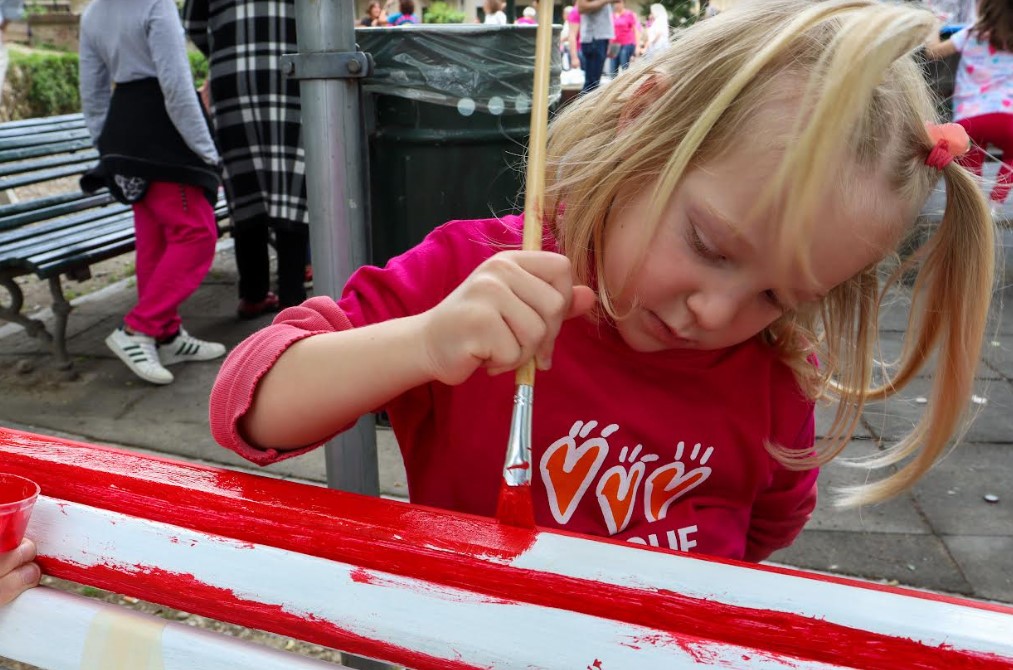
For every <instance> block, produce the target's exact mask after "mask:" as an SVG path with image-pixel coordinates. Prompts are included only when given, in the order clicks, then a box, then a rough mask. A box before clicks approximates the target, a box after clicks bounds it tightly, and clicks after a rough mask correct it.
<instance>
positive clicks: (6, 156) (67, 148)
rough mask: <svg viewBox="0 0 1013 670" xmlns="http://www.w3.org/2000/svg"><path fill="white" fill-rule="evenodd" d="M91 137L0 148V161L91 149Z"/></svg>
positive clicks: (20, 159) (6, 161) (5, 161)
mask: <svg viewBox="0 0 1013 670" xmlns="http://www.w3.org/2000/svg"><path fill="white" fill-rule="evenodd" d="M91 147H92V144H91V138H81V139H76V140H65V141H63V142H56V143H51V144H38V145H33V146H28V147H21V148H15V149H0V163H9V162H14V161H23V160H28V159H30V158H37V157H38V156H53V155H55V154H62V153H66V152H71V151H80V150H82V149H91Z"/></svg>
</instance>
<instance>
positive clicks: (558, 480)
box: [539, 421, 619, 524]
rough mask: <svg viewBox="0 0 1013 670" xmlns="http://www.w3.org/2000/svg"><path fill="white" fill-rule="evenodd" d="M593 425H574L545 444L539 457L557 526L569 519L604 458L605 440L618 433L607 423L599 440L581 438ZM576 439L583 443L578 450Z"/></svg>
mask: <svg viewBox="0 0 1013 670" xmlns="http://www.w3.org/2000/svg"><path fill="white" fill-rule="evenodd" d="M597 426H598V422H597V421H588V422H587V423H584V422H583V421H576V422H574V424H573V425H572V426H571V427H570V432H569V434H568V435H567V436H566V437H561V438H560V439H558V440H556V441H555V442H553V443H552V444H551V445H549V448H548V449H546V450H545V453H544V454H543V455H542V461H541V463H540V465H539V469H540V470H541V472H542V481H543V482H545V489H546V491H548V494H549V509H550V510H552V518H554V519H555V520H556V521H557V522H558V523H561V524H565V523H566V522H568V521H569V520H570V518H571V517H572V516H573V513H574V511H575V510H576V509H577V504H578V503H580V500H581V498H583V497H584V493H585V492H586V491H587V489H588V487H589V486H590V485H591V480H593V479H594V477H595V475H597V474H598V470H599V469H600V468H601V464H602V463H603V462H604V461H605V457H606V456H608V452H609V443H608V439H607V438H608V437H609V435H611V434H612V433H614V432H616V431H617V430H619V426H617V425H616V424H614V423H613V424H609V425H607V426H605V427H604V428H602V429H601V433H600V436H599V437H592V438H591V439H589V440H588V439H585V438H587V436H588V435H590V434H591V431H592V430H594V429H595V428H596V427H597ZM578 437H579V438H581V439H582V440H585V441H584V442H582V443H581V445H580V446H579V447H578V446H577V438H578Z"/></svg>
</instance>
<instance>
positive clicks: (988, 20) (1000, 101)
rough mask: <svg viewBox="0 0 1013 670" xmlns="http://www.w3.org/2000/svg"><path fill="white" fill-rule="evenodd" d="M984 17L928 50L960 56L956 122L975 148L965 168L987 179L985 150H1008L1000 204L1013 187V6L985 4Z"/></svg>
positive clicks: (989, 0)
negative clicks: (983, 171) (985, 174)
mask: <svg viewBox="0 0 1013 670" xmlns="http://www.w3.org/2000/svg"><path fill="white" fill-rule="evenodd" d="M977 16H978V18H977V20H976V21H975V22H974V23H973V24H972V25H970V26H967V27H965V28H963V29H962V30H959V31H958V32H956V33H954V34H953V35H952V36H951V37H950V39H948V40H946V41H940V39H939V36H938V32H936V33H934V34H933V35H932V36H931V37H930V39H929V41H928V43H927V44H926V47H925V51H926V55H927V56H928V57H929V58H946V57H947V56H952V55H953V54H956V53H959V54H960V63H959V65H958V67H957V76H956V79H955V81H954V90H953V120H954V121H955V122H957V123H959V124H960V125H961V126H963V127H964V130H966V131H967V134H968V135H969V136H970V138H971V140H972V142H973V144H972V146H971V150H970V151H969V152H968V153H967V154H965V155H964V156H963V157H962V158H961V160H960V163H961V164H962V165H963V166H964V167H966V168H968V169H969V170H972V171H973V172H974V173H975V174H977V175H979V176H980V175H981V168H982V164H983V163H984V161H985V157H986V153H985V149H986V148H988V146H989V145H992V146H995V147H997V148H998V149H999V150H1000V151H1002V165H1001V166H1000V167H999V175H998V177H997V178H996V182H995V185H994V186H993V188H992V193H991V198H992V202H994V203H1002V202H1005V200H1006V196H1007V195H1009V191H1010V186H1011V184H1013V167H1011V164H1013V3H1011V2H1010V1H1009V0H980V2H978V14H977Z"/></svg>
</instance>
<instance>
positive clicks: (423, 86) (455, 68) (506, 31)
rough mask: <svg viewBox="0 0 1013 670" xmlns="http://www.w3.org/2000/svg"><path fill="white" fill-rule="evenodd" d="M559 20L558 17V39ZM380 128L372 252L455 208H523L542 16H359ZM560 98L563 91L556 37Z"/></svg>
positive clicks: (379, 260) (384, 250) (404, 242)
mask: <svg viewBox="0 0 1013 670" xmlns="http://www.w3.org/2000/svg"><path fill="white" fill-rule="evenodd" d="M559 30H560V27H559V26H554V27H553V32H554V34H555V36H554V37H553V44H557V43H558V35H559ZM355 38H356V42H357V44H358V46H359V48H360V49H361V50H362V51H364V52H368V53H370V54H372V56H373V61H374V63H375V68H374V72H373V74H372V75H371V76H369V77H367V78H364V79H363V80H362V90H363V92H364V93H365V95H364V96H363V97H364V102H365V113H366V128H367V132H368V134H369V160H370V167H369V174H370V180H369V181H370V206H371V210H372V211H371V223H372V262H373V263H375V264H378V265H382V264H383V263H385V262H386V261H387V260H388V259H390V258H391V257H392V256H395V255H397V254H400V253H402V252H404V251H406V250H407V249H409V248H410V247H412V246H414V245H416V244H418V243H419V242H421V241H422V239H423V238H424V237H425V236H426V235H427V234H428V233H429V231H431V230H432V229H433V228H435V227H437V226H439V225H441V224H443V223H445V222H447V221H450V220H452V219H463V218H484V217H490V216H501V215H503V214H509V213H513V212H519V211H520V209H521V206H522V204H523V193H522V189H523V183H524V174H523V162H522V161H523V157H524V154H525V152H526V151H527V142H528V133H529V132H530V118H531V89H532V85H533V79H534V61H535V26H486V25H420V26H398V27H392V28H357V29H356V31H355ZM551 72H552V73H551V76H550V91H549V100H550V109H551V108H552V107H554V106H555V104H556V103H557V102H558V100H559V97H560V84H559V72H560V56H559V50H558V49H555V48H554V49H552V65H551Z"/></svg>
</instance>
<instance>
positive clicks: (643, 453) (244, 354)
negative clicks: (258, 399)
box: [210, 216, 817, 561]
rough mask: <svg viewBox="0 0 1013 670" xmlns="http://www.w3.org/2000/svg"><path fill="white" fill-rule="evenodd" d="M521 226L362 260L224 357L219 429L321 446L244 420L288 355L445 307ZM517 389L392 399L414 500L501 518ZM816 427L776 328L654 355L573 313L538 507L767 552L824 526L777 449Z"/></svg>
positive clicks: (272, 456)
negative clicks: (768, 341)
mask: <svg viewBox="0 0 1013 670" xmlns="http://www.w3.org/2000/svg"><path fill="white" fill-rule="evenodd" d="M520 229H521V219H520V218H519V217H514V216H510V217H505V218H504V219H499V220H497V219H487V220H481V221H452V222H450V223H448V224H446V225H444V226H442V227H440V228H438V229H436V230H435V231H433V232H432V233H431V234H430V235H429V237H427V238H426V240H425V241H424V242H423V243H422V244H420V245H419V246H417V247H415V248H414V249H412V250H411V251H409V252H408V253H406V254H404V255H402V256H400V257H398V258H395V259H393V260H391V261H390V263H389V264H388V265H387V267H386V268H384V269H380V268H375V267H364V268H361V269H360V270H359V271H358V272H356V273H355V275H353V276H352V278H351V279H350V280H349V282H348V284H347V286H346V287H345V291H344V295H343V296H342V298H341V300H340V302H338V303H337V304H335V302H334V301H333V300H331V299H329V298H326V297H317V298H311V299H310V300H308V301H306V302H305V303H304V304H302V305H300V306H299V307H292V308H289V309H286V310H285V311H283V312H282V313H281V314H279V315H278V316H277V317H276V318H275V320H274V323H273V324H272V325H271V326H269V327H267V328H265V329H263V330H261V331H259V332H257V333H254V334H253V335H251V336H250V337H249V338H248V339H247V340H246V341H244V342H243V343H242V344H240V345H239V346H238V347H236V349H235V350H233V351H232V353H231V354H230V355H229V357H228V359H227V360H226V361H225V363H224V365H223V366H222V370H221V372H220V374H219V376H218V380H217V381H216V383H215V386H214V389H213V390H212V392H211V407H210V419H211V430H212V433H213V435H214V437H215V439H216V440H217V441H218V442H219V443H220V444H221V445H223V446H224V447H226V448H228V449H232V450H233V451H235V452H237V453H239V454H240V455H241V456H243V457H245V458H247V459H249V460H251V461H253V462H254V463H258V464H261V465H264V464H268V463H273V462H275V461H279V460H281V459H284V458H290V457H292V456H296V455H298V454H301V453H305V452H306V451H308V450H310V449H313V448H315V447H316V446H318V445H309V446H307V447H305V448H303V449H297V450H293V451H288V452H282V453H279V452H277V451H274V450H263V449H260V448H258V447H257V446H256V445H252V444H249V443H248V442H247V441H246V440H245V439H244V438H243V436H242V435H241V434H240V433H239V431H238V429H237V424H238V421H239V419H240V417H242V416H243V414H244V413H245V412H246V411H247V410H248V409H249V407H250V404H251V401H252V398H253V396H254V393H255V392H256V388H257V383H258V381H259V380H260V379H261V378H262V377H263V375H264V374H265V373H266V372H267V371H268V369H269V368H270V367H271V365H272V364H273V363H274V361H275V360H277V358H278V357H279V356H281V354H282V353H284V351H285V349H286V348H287V347H289V346H290V345H292V344H293V343H294V342H296V341H298V340H300V339H302V338H304V337H309V336H311V335H314V334H317V333H326V332H333V331H338V330H344V329H347V328H354V327H358V326H362V325H364V324H370V323H377V322H380V321H384V320H387V319H393V318H397V317H401V316H407V315H411V314H417V313H420V312H423V311H425V310H428V309H430V308H431V307H433V306H434V305H436V304H437V303H439V302H440V301H441V300H442V299H443V298H444V297H445V296H446V295H447V294H449V293H450V291H451V290H452V289H453V288H454V287H456V286H457V285H458V284H460V283H461V281H463V280H464V278H465V277H467V276H468V275H469V274H470V273H471V272H472V270H474V269H475V267H476V266H478V265H479V264H480V263H481V262H482V261H484V260H485V259H487V258H488V257H490V256H492V255H493V254H494V253H496V252H497V251H500V250H503V249H510V248H519V247H520V239H521V237H520ZM546 248H547V249H554V248H555V247H554V242H553V241H552V240H551V239H550V240H547V241H546ZM378 366H379V363H378ZM377 372H378V374H381V373H382V370H381V369H380V368H379V367H378V370H377ZM336 381H339V380H336ZM513 386H514V376H513V375H512V374H502V375H499V376H496V377H490V376H489V375H488V374H486V372H485V371H484V370H479V371H478V372H476V373H475V374H474V375H472V376H471V378H469V379H468V380H467V381H466V382H464V383H463V384H460V385H458V386H446V385H444V384H440V383H435V382H434V383H429V384H426V385H424V386H420V387H418V388H414V389H411V390H409V391H406V392H405V393H403V394H402V395H401V396H399V397H397V398H394V399H393V400H391V401H390V403H389V404H388V405H387V407H386V409H387V411H388V413H389V415H390V418H391V423H392V426H393V428H394V432H395V434H396V436H397V439H398V443H399V445H400V448H401V453H402V456H403V458H404V462H405V466H406V470H407V474H408V487H409V493H410V496H411V500H412V502H414V503H419V504H424V505H431V506H435V507H442V508H446V509H452V510H457V511H460V512H468V513H472V514H481V515H486V516H493V515H494V514H495V509H496V498H497V494H498V491H499V484H500V480H501V469H502V466H503V456H504V453H505V450H506V443H507V432H508V428H509V423H510V412H511V407H512V397H513ZM814 426H815V424H814V418H813V405H812V403H811V402H809V401H808V400H807V399H806V398H805V397H803V395H802V393H801V391H800V390H799V388H798V385H797V384H796V382H795V380H794V377H793V376H792V373H791V372H790V370H789V369H788V368H787V367H786V366H785V365H784V364H782V363H781V362H780V361H779V360H778V358H777V356H776V355H775V353H774V352H773V351H772V350H771V349H770V348H769V347H767V346H766V345H765V344H763V343H762V342H761V341H760V339H759V338H754V339H752V340H749V341H747V342H744V343H743V344H740V345H738V346H735V347H731V348H729V349H723V350H719V351H667V352H661V353H650V354H645V353H638V352H635V351H632V350H630V349H629V348H628V347H627V346H626V344H625V343H624V342H623V341H622V339H620V337H619V335H618V333H617V332H616V330H615V329H614V327H612V326H611V325H610V324H608V323H604V322H603V323H594V322H592V321H591V320H590V319H586V318H578V319H571V320H570V321H567V322H566V323H565V324H564V326H563V328H562V331H561V333H560V335H559V339H558V340H557V342H556V346H555V353H554V356H553V365H552V369H551V370H549V371H547V372H539V374H538V376H537V381H536V384H535V403H534V425H533V443H532V459H533V460H532V467H533V470H534V483H533V495H534V499H535V517H536V520H537V522H538V524H539V525H541V526H545V527H549V528H560V529H565V530H568V531H573V532H577V533H586V534H591V535H599V536H606V537H613V538H617V539H623V540H626V541H629V542H634V543H640V544H649V545H652V546H661V547H670V548H672V549H678V550H683V551H693V552H701V553H705V554H709V555H713V556H722V557H727V558H735V559H746V560H752V561H758V560H762V559H764V558H766V557H767V556H768V555H769V554H770V553H771V552H773V551H774V550H776V549H779V548H781V547H785V546H787V545H789V544H791V542H792V541H793V540H794V539H795V537H796V535H798V533H799V531H800V530H801V529H802V526H803V525H804V524H805V522H806V521H807V520H808V518H809V515H810V513H811V512H812V509H813V507H814V505H815V502H816V476H817V471H816V470H808V471H804V472H791V471H789V470H786V469H785V468H784V467H782V466H781V465H780V464H778V463H777V462H776V461H775V460H774V459H773V458H771V456H770V455H768V453H767V452H766V450H765V449H764V446H763V445H764V442H765V441H768V440H769V441H772V442H775V443H777V444H781V445H783V446H787V447H790V448H793V449H799V450H802V451H807V450H809V449H810V448H811V447H812V445H813V440H814Z"/></svg>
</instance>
